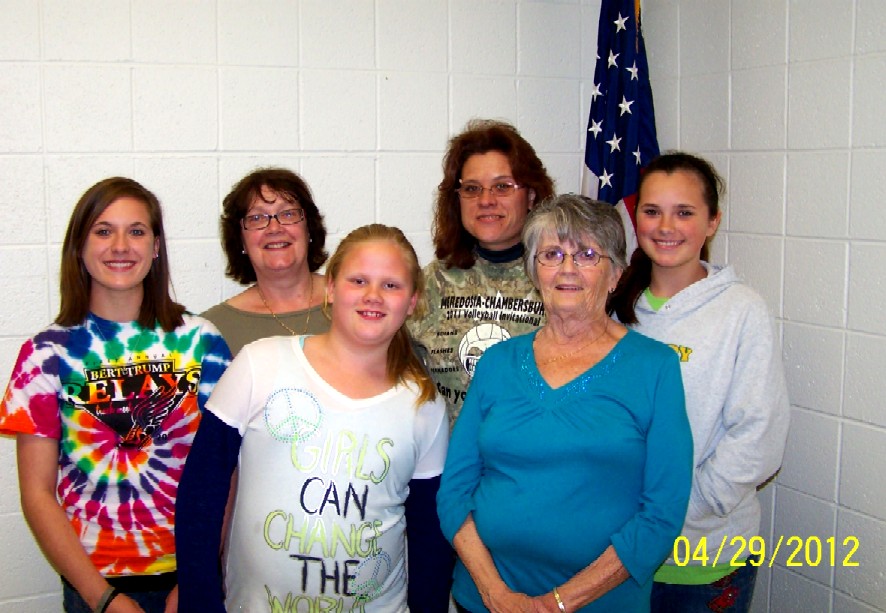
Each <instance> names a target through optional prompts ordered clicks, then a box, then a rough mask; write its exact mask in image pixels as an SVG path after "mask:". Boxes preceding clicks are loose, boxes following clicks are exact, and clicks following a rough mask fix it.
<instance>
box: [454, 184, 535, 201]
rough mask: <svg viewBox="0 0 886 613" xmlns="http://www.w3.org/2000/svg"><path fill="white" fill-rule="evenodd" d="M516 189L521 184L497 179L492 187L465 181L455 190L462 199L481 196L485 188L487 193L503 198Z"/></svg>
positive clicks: (519, 187)
mask: <svg viewBox="0 0 886 613" xmlns="http://www.w3.org/2000/svg"><path fill="white" fill-rule="evenodd" d="M518 189H522V186H521V185H517V184H515V183H509V182H507V181H499V182H498V183H494V184H493V185H492V187H483V186H482V185H479V184H477V183H465V184H464V185H462V186H461V187H459V188H457V189H456V190H455V191H457V192H458V195H459V196H461V197H462V198H463V199H465V200H472V199H474V198H479V197H480V196H482V195H483V192H484V191H486V190H489V193H491V194H492V195H493V196H495V197H496V198H504V197H506V196H510V195H511V194H513V193H514V192H515V191H516V190H518Z"/></svg>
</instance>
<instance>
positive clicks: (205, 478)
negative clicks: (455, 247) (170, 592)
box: [177, 224, 452, 612]
mask: <svg viewBox="0 0 886 613" xmlns="http://www.w3.org/2000/svg"><path fill="white" fill-rule="evenodd" d="M326 277H327V283H326V291H327V294H328V302H329V303H331V307H329V310H330V311H331V315H330V317H331V327H330V330H329V331H328V332H326V333H324V334H319V335H316V336H290V337H274V338H268V339H262V340H259V341H256V342H254V343H251V344H249V345H247V346H246V347H244V348H243V350H242V351H241V352H240V353H239V354H238V356H237V358H236V359H235V360H234V362H233V363H232V364H231V366H230V368H229V369H228V370H227V372H226V373H225V374H224V376H223V377H222V379H221V381H219V384H218V387H217V388H216V390H215V392H214V393H213V395H212V397H211V398H210V400H209V402H208V403H207V408H208V411H207V415H206V418H205V422H204V425H202V426H201V428H200V430H199V432H198V434H197V439H196V441H195V444H194V449H193V451H192V455H191V457H190V458H189V461H188V464H187V467H186V470H185V474H184V476H183V478H182V489H181V492H182V494H181V497H180V502H179V505H178V507H177V511H178V514H179V515H178V521H179V532H178V534H177V537H178V543H179V547H180V549H179V552H180V553H179V583H180V607H181V609H180V610H182V611H191V610H200V611H206V612H213V611H224V610H225V609H227V610H228V611H240V610H245V611H258V610H287V611H288V610H308V609H310V610H330V611H331V610H336V611H338V610H341V611H352V610H363V611H384V612H396V611H407V603H408V607H409V609H408V610H411V611H445V610H446V608H447V606H448V588H449V582H450V574H451V569H452V552H451V550H450V548H449V546H448V544H447V543H446V542H445V540H444V539H443V536H442V534H441V533H440V529H439V522H438V520H437V516H436V511H435V503H434V499H435V496H436V491H437V487H438V485H439V477H440V473H441V472H442V470H443V464H444V460H445V455H446V446H447V443H448V430H449V428H448V423H447V421H446V415H445V406H444V403H443V401H442V399H441V398H439V397H438V396H437V393H436V389H435V387H434V385H433V382H432V381H431V379H430V378H429V377H428V375H427V374H426V372H425V370H424V367H423V365H422V363H421V361H420V360H419V358H418V357H417V356H416V354H415V352H414V351H413V349H412V345H411V342H410V338H409V335H408V333H407V331H406V328H405V327H404V322H405V321H406V319H407V317H409V316H411V315H414V314H415V313H416V311H418V310H420V309H419V308H418V307H419V305H420V300H421V296H422V290H423V278H422V275H421V270H420V268H419V265H418V260H417V258H416V255H415V251H414V250H413V249H412V246H411V245H410V244H409V242H408V241H407V239H406V238H405V237H404V236H403V234H402V232H401V231H400V230H398V229H397V228H391V227H388V226H383V225H380V224H372V225H369V226H364V227H362V228H358V229H357V230H354V231H353V232H351V233H350V234H349V235H348V236H347V237H346V238H345V239H344V240H343V241H342V243H341V244H340V245H339V247H338V249H337V251H336V252H335V254H334V255H333V256H332V258H330V260H329V262H328V264H327V270H326ZM235 468H236V469H237V470H238V475H239V477H238V480H237V491H236V494H235V496H234V500H233V504H232V507H231V510H230V517H229V518H228V521H227V522H226V524H225V525H226V526H227V529H226V533H225V534H224V539H225V546H224V552H225V553H224V560H223V561H222V563H221V568H223V569H224V577H223V576H222V572H220V571H219V570H217V569H219V560H218V556H219V551H220V545H221V539H222V525H223V517H224V508H225V501H226V499H227V494H228V487H229V485H230V482H231V474H232V472H233V470H234V469H235ZM407 535H408V537H409V538H408V547H409V552H410V554H411V555H409V556H408V557H407V538H406V537H407ZM407 565H408V568H407Z"/></svg>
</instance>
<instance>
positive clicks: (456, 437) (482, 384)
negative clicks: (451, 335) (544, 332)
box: [437, 353, 492, 543]
mask: <svg viewBox="0 0 886 613" xmlns="http://www.w3.org/2000/svg"><path fill="white" fill-rule="evenodd" d="M491 357H492V356H491V355H490V354H489V353H487V354H484V356H483V359H482V360H480V361H479V362H478V363H477V368H476V370H475V371H474V378H473V379H472V380H471V387H470V390H469V391H468V394H467V397H466V398H465V402H464V406H463V407H462V410H461V413H460V414H459V416H458V420H456V422H455V428H454V429H453V431H452V437H451V440H450V441H449V453H448V455H447V456H446V466H445V468H444V469H443V478H442V480H441V483H440V491H439V492H437V513H438V514H439V516H440V527H441V529H442V530H443V534H444V535H445V536H446V538H447V539H448V540H449V542H450V543H451V542H452V539H453V538H455V534H456V532H458V530H459V528H461V526H462V524H464V522H465V520H466V519H467V517H468V515H469V514H470V513H471V512H472V511H473V510H474V508H475V507H474V496H473V495H474V490H476V489H477V485H478V484H479V483H480V476H481V473H482V470H483V460H482V458H481V456H480V449H479V436H480V426H481V425H482V422H483V410H482V407H483V403H484V402H485V400H484V399H485V397H486V390H487V388H488V385H487V378H488V377H492V371H491V365H492V360H491V359H490V358H491Z"/></svg>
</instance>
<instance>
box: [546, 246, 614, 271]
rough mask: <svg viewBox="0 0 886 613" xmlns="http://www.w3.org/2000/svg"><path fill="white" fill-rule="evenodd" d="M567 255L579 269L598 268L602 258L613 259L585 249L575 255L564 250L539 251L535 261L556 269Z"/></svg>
mask: <svg viewBox="0 0 886 613" xmlns="http://www.w3.org/2000/svg"><path fill="white" fill-rule="evenodd" d="M567 255H568V256H571V257H572V261H573V262H574V263H575V265H576V266H578V267H579V268H586V267H590V266H596V265H597V264H598V263H599V262H600V259H601V258H607V259H609V260H611V259H612V258H611V257H609V256H608V255H603V254H602V253H597V252H596V251H594V250H593V249H583V250H581V251H576V252H575V253H566V252H565V251H563V250H562V249H545V250H544V251H539V252H538V253H536V254H535V259H536V260H537V261H538V263H539V264H541V265H542V266H548V267H550V268H556V267H557V266H560V265H561V264H562V263H563V260H564V259H565V258H566V256H567Z"/></svg>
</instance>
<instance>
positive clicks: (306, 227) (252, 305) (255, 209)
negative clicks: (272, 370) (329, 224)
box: [203, 168, 329, 355]
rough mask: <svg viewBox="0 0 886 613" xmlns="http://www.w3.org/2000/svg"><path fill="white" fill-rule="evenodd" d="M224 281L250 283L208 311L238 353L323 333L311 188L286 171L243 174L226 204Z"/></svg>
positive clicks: (319, 228)
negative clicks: (262, 343) (275, 339)
mask: <svg viewBox="0 0 886 613" xmlns="http://www.w3.org/2000/svg"><path fill="white" fill-rule="evenodd" d="M222 207H223V212H222V215H221V234H222V249H223V250H224V252H225V256H226V258H227V268H226V273H227V276H228V277H230V278H231V279H233V280H234V281H236V282H237V283H240V284H241V285H249V287H247V288H246V289H245V290H244V291H242V292H240V293H239V294H237V295H236V296H234V297H232V298H229V299H228V300H225V301H224V302H222V303H220V304H217V305H215V306H214V307H212V308H210V309H209V310H207V311H205V312H204V313H203V316H204V317H206V318H207V319H208V320H210V321H211V322H213V323H214V324H215V325H216V326H217V327H218V329H219V330H221V333H222V335H224V337H225V340H226V341H227V343H228V345H229V346H230V348H231V351H232V352H233V353H234V355H236V354H237V353H239V352H240V349H241V348H242V347H243V346H244V345H246V344H247V343H250V342H252V341H254V340H257V339H260V338H265V337H267V336H276V335H295V334H307V333H320V332H324V331H325V330H327V329H328V328H329V321H328V320H327V319H326V318H325V317H324V316H323V314H322V312H321V305H322V303H323V277H322V276H320V275H317V274H315V273H316V271H317V270H319V269H320V267H321V266H323V264H324V263H325V262H326V258H327V257H328V253H327V252H326V249H325V246H326V227H325V226H324V225H323V215H322V214H321V213H320V210H319V209H318V208H317V205H316V204H315V203H314V198H313V196H312V195H311V190H310V188H309V187H308V184H307V183H306V182H305V181H304V179H302V178H301V177H300V176H298V175H297V174H295V173H294V172H292V171H291V170H287V169H285V168H259V169H257V170H254V171H252V172H250V173H249V174H248V175H246V176H245V177H243V178H242V179H241V180H240V181H238V182H237V184H236V185H234V187H233V188H232V189H231V192H230V193H229V194H228V195H227V196H225V199H224V202H223V204H222Z"/></svg>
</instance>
